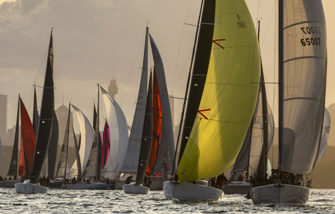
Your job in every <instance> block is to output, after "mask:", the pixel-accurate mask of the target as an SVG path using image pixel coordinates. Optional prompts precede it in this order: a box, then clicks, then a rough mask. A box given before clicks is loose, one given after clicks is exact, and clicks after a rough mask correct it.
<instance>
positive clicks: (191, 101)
mask: <svg viewBox="0 0 335 214" xmlns="http://www.w3.org/2000/svg"><path fill="white" fill-rule="evenodd" d="M214 17H215V1H212V0H210V1H208V0H207V1H204V5H203V8H202V13H201V17H200V19H199V23H198V28H199V32H198V35H197V36H196V40H197V42H195V46H194V48H195V49H194V50H193V52H195V53H194V55H193V56H194V63H191V68H192V71H191V70H190V73H189V77H188V78H189V80H190V78H191V83H190V84H189V80H188V83H187V86H186V95H185V97H186V96H187V95H188V99H185V100H184V106H186V102H187V109H186V115H185V119H184V118H183V116H182V118H181V122H182V121H184V124H180V130H181V128H182V135H181V138H179V134H180V133H179V134H178V139H177V140H178V142H180V149H179V161H180V160H181V157H182V155H183V153H184V150H185V147H186V143H187V141H188V138H189V136H190V133H191V130H192V126H193V123H194V120H195V117H196V115H197V111H198V108H199V104H200V100H201V96H202V92H203V89H204V86H205V81H206V75H207V70H208V65H209V59H210V55H211V50H212V39H213V32H214ZM192 60H193V58H192ZM188 85H189V87H188ZM188 90H189V93H188ZM183 113H184V110H183ZM183 119H184V120H183ZM180 130H179V132H180ZM179 161H178V162H179Z"/></svg>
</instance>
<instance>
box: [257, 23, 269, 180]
mask: <svg viewBox="0 0 335 214" xmlns="http://www.w3.org/2000/svg"><path fill="white" fill-rule="evenodd" d="M260 28H261V21H258V42H259V41H260ZM260 92H261V93H262V100H261V101H262V116H263V117H262V121H263V147H262V153H261V158H260V162H259V165H258V170H257V171H258V172H260V173H261V174H262V175H264V176H265V173H266V171H267V160H268V150H269V148H268V145H269V130H268V128H269V124H268V101H267V96H266V88H265V81H264V72H263V63H261V77H260Z"/></svg>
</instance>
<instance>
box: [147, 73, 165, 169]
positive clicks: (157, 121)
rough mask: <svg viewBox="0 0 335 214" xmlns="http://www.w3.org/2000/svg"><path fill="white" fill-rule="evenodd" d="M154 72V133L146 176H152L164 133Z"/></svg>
mask: <svg viewBox="0 0 335 214" xmlns="http://www.w3.org/2000/svg"><path fill="white" fill-rule="evenodd" d="M153 73H154V83H153V111H152V113H153V134H152V147H151V151H150V158H149V163H148V166H147V170H146V176H150V175H151V174H152V173H153V170H154V167H155V163H156V159H157V151H158V147H159V144H160V141H161V133H162V104H161V98H160V94H159V89H158V83H157V76H156V72H153Z"/></svg>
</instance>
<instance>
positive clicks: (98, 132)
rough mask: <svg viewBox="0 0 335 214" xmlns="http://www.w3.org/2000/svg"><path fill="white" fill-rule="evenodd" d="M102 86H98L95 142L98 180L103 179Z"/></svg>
mask: <svg viewBox="0 0 335 214" xmlns="http://www.w3.org/2000/svg"><path fill="white" fill-rule="evenodd" d="M99 87H100V85H99V84H98V104H97V118H96V124H95V130H94V131H95V142H97V147H98V149H97V153H98V154H97V167H96V177H97V180H99V179H100V177H101V166H100V165H101V142H100V130H99V115H100V89H99Z"/></svg>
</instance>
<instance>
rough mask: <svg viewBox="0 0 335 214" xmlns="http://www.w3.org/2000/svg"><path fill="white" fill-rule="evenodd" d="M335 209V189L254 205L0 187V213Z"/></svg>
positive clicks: (231, 198)
mask: <svg viewBox="0 0 335 214" xmlns="http://www.w3.org/2000/svg"><path fill="white" fill-rule="evenodd" d="M225 212H228V213H313V214H314V213H335V190H315V189H313V190H312V194H311V197H310V199H309V201H308V203H307V204H306V205H304V206H270V205H268V206H255V205H254V204H253V203H252V201H251V200H248V199H246V198H245V197H244V196H242V195H225V196H224V198H223V199H222V200H220V201H219V202H218V203H217V204H209V203H197V204H185V203H178V202H176V201H172V200H167V199H165V197H164V195H163V192H162V191H151V192H150V193H149V194H148V195H127V194H124V193H123V191H121V190H110V191H109V190H107V191H90V190H85V191H82V190H52V189H49V190H48V192H47V194H35V195H23V194H16V193H15V189H2V188H0V213H1V214H2V213H4V214H6V213H193V214H194V213H225Z"/></svg>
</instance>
